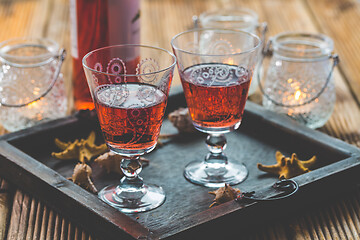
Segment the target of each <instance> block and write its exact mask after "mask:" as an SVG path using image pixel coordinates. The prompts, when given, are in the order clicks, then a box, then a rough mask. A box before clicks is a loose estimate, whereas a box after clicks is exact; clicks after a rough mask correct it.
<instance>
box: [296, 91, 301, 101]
mask: <svg viewBox="0 0 360 240" xmlns="http://www.w3.org/2000/svg"><path fill="white" fill-rule="evenodd" d="M300 96H301V91H300V90H297V91H296V92H295V100H299V99H300Z"/></svg>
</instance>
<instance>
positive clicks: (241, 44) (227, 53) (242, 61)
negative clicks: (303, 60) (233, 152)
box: [171, 28, 261, 187]
mask: <svg viewBox="0 0 360 240" xmlns="http://www.w3.org/2000/svg"><path fill="white" fill-rule="evenodd" d="M171 44H172V47H173V51H174V53H175V55H176V57H177V59H178V70H179V75H180V79H181V83H182V86H183V89H184V94H185V98H186V102H187V105H188V109H189V113H190V116H191V119H192V122H193V124H194V126H195V128H196V129H197V130H199V131H201V132H204V133H207V134H208V137H207V139H206V144H207V147H208V149H209V151H210V152H209V154H208V155H207V156H206V157H205V160H204V161H193V162H190V163H189V164H188V165H187V166H186V167H185V171H184V176H185V177H186V178H187V179H188V180H189V181H191V182H193V183H196V184H200V185H204V186H207V187H220V186H223V185H224V184H225V183H228V184H230V185H235V184H238V183H240V182H242V181H244V180H245V179H246V177H247V175H248V170H247V168H246V167H245V165H244V164H242V163H241V162H239V161H234V160H231V161H229V159H228V157H227V156H226V155H225V154H224V152H223V151H224V149H225V148H226V143H227V141H226V138H225V135H224V134H225V133H227V132H230V131H234V130H235V129H237V128H238V127H239V126H240V124H241V120H242V116H243V112H244V108H245V103H246V100H247V97H248V91H249V87H250V82H251V79H252V76H253V71H254V67H255V64H256V60H257V56H258V51H259V50H260V46H261V40H260V39H259V37H257V36H256V35H254V34H251V33H248V32H244V31H240V30H226V29H206V28H204V29H194V30H190V31H186V32H183V33H180V34H178V35H176V36H175V37H174V38H173V39H172V41H171Z"/></svg>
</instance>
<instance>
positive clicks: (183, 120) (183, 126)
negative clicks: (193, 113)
mask: <svg viewBox="0 0 360 240" xmlns="http://www.w3.org/2000/svg"><path fill="white" fill-rule="evenodd" d="M168 118H169V120H170V122H171V123H172V124H173V125H174V127H176V128H177V129H178V130H179V132H186V133H192V132H195V128H194V125H193V124H192V120H191V117H190V115H189V110H188V108H179V109H177V110H175V111H174V112H171V113H170V114H169V116H168Z"/></svg>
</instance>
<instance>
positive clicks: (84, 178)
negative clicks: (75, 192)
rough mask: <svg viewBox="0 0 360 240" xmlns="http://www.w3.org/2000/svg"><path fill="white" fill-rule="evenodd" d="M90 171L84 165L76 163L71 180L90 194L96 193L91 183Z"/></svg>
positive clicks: (87, 166)
mask: <svg viewBox="0 0 360 240" xmlns="http://www.w3.org/2000/svg"><path fill="white" fill-rule="evenodd" d="M91 174H92V169H91V167H90V166H89V165H87V164H86V163H78V164H76V166H75V168H74V172H73V174H72V177H71V180H72V181H73V182H74V183H76V184H77V185H79V186H80V187H82V188H84V189H86V190H88V191H90V192H92V193H97V189H96V187H95V185H94V183H93V182H92V181H91Z"/></svg>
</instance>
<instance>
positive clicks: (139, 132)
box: [83, 44, 176, 213]
mask: <svg viewBox="0 0 360 240" xmlns="http://www.w3.org/2000/svg"><path fill="white" fill-rule="evenodd" d="M175 64H176V58H175V56H174V55H173V54H172V53H171V52H169V51H167V50H164V49H161V48H157V47H151V46H143V45H132V44H124V45H117V46H109V47H105V48H100V49H96V50H94V51H92V52H90V53H88V54H87V55H85V57H84V58H83V66H84V70H85V75H86V78H87V82H88V85H89V88H90V92H91V95H92V99H93V101H94V104H95V109H96V112H97V116H98V119H99V123H100V127H101V131H102V133H103V136H104V139H105V142H106V144H107V146H108V147H109V149H110V151H112V152H114V153H116V154H120V155H121V156H124V158H123V159H122V161H121V164H120V167H121V170H122V172H123V173H124V177H123V178H122V179H121V181H120V183H119V184H115V185H111V186H107V187H105V188H104V189H102V190H101V191H100V192H99V198H100V199H102V200H103V201H105V202H106V203H108V204H109V205H111V206H113V207H115V208H117V209H119V210H120V211H122V212H125V213H133V212H143V211H147V210H150V209H153V208H156V207H158V206H160V205H161V204H162V203H163V202H164V201H165V193H164V191H163V189H162V188H161V187H160V186H157V185H153V184H144V183H143V179H142V178H141V177H140V176H139V173H140V172H141V170H142V167H141V163H140V161H139V158H140V156H141V155H143V154H146V153H149V152H150V151H152V150H153V149H154V148H155V145H156V142H157V139H158V136H159V133H160V128H161V124H162V121H163V118H164V112H165V108H166V104H167V98H168V95H169V90H170V84H171V80H172V76H173V71H174V67H175Z"/></svg>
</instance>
